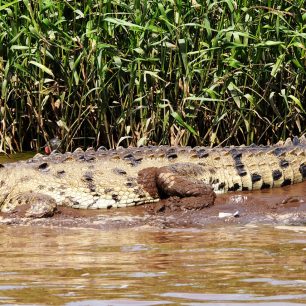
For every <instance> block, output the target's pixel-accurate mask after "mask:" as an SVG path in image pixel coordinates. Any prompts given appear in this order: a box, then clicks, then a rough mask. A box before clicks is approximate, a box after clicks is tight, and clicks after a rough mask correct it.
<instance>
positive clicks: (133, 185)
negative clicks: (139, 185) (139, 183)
mask: <svg viewBox="0 0 306 306" xmlns="http://www.w3.org/2000/svg"><path fill="white" fill-rule="evenodd" d="M125 186H127V187H135V186H136V183H134V182H126V183H125Z"/></svg>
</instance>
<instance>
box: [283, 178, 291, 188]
mask: <svg viewBox="0 0 306 306" xmlns="http://www.w3.org/2000/svg"><path fill="white" fill-rule="evenodd" d="M288 185H291V179H285V180H284V181H283V182H282V184H281V187H284V186H288Z"/></svg>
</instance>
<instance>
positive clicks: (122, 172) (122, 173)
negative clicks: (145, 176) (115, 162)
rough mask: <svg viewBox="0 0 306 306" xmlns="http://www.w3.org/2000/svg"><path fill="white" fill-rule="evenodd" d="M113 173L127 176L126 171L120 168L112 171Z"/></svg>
mask: <svg viewBox="0 0 306 306" xmlns="http://www.w3.org/2000/svg"><path fill="white" fill-rule="evenodd" d="M112 172H114V173H115V174H118V175H126V174H127V173H126V171H125V170H123V169H120V168H114V169H112Z"/></svg>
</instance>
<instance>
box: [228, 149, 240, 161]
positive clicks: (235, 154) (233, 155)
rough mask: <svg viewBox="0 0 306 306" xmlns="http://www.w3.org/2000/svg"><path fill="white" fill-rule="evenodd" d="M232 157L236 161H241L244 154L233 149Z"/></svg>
mask: <svg viewBox="0 0 306 306" xmlns="http://www.w3.org/2000/svg"><path fill="white" fill-rule="evenodd" d="M230 152H231V154H232V157H233V159H234V160H235V161H240V159H241V157H242V153H241V152H239V151H237V150H236V149H232V150H231V151H230Z"/></svg>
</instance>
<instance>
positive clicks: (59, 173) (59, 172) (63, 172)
mask: <svg viewBox="0 0 306 306" xmlns="http://www.w3.org/2000/svg"><path fill="white" fill-rule="evenodd" d="M57 174H58V175H63V174H65V170H58V171H57Z"/></svg>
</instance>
